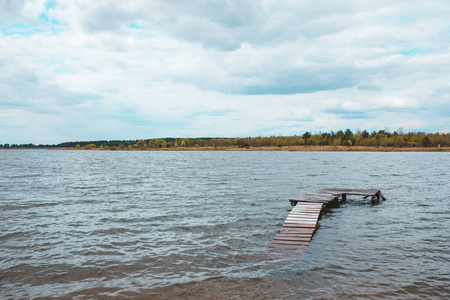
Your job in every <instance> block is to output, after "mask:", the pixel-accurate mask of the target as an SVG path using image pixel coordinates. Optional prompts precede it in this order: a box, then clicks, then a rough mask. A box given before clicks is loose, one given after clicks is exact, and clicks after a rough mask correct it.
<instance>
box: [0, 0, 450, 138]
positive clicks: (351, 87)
mask: <svg viewBox="0 0 450 300" xmlns="http://www.w3.org/2000/svg"><path fill="white" fill-rule="evenodd" d="M0 5H1V7H2V10H1V12H0V49H1V50H0V67H1V68H2V72H1V73H0V111H1V116H3V117H1V118H0V143H5V142H9V143H12V142H36V143H41V142H43V143H57V142H62V141H66V140H74V139H78V140H81V139H84V140H89V139H94V138H101V139H128V138H150V137H163V136H248V135H251V136H254V135H271V134H299V133H301V132H304V131H326V130H339V129H345V128H351V129H358V128H360V129H361V128H363V129H364V128H367V129H369V130H370V129H377V128H380V127H382V128H384V127H390V128H397V127H398V126H403V127H404V129H405V130H427V131H438V130H445V129H447V128H448V125H447V124H448V123H449V114H448V109H447V107H448V104H449V103H450V101H449V100H450V99H449V96H450V86H449V82H450V81H449V78H448V74H449V73H450V64H448V63H447V62H448V61H450V54H449V53H450V51H449V49H450V22H449V21H448V15H449V14H450V7H449V6H448V5H447V3H446V1H439V0H438V1H434V2H433V3H426V2H417V3H415V4H414V5H410V2H408V1H395V2H392V1H379V2H373V3H368V2H360V1H350V0H347V1H341V2H339V3H329V1H326V2H325V1H301V2H299V1H282V2H280V1H273V0H263V1H244V2H242V1H200V0H199V1H195V0H194V1H162V0H160V1H159V0H156V1H137V0H132V1H106V0H99V1H95V2H92V1H81V0H80V1H44V0H42V1H7V0H1V1H0ZM50 116H51V117H50ZM50 119H51V122H50V121H48V120H50ZM34 128H38V129H34ZM35 131H38V132H39V133H40V134H33V132H34V133H36V132H35Z"/></svg>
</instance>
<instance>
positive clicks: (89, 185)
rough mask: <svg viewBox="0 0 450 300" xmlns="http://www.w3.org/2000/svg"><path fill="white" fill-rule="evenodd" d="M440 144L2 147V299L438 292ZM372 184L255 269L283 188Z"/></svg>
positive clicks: (273, 228)
mask: <svg viewBox="0 0 450 300" xmlns="http://www.w3.org/2000/svg"><path fill="white" fill-rule="evenodd" d="M449 170H450V153H361V152H358V153H349V152H344V153H338V152H119V151H117V152H113V151H109V152H106V151H105V152H99V151H47V150H8V151H7V150H4V151H0V229H1V232H0V298H2V299H8V298H11V299H18V298H39V297H63V298H74V299H84V298H95V299H98V298H113V297H117V298H142V299H204V298H210V299H230V298H235V299H321V298H322V299H379V298H383V299H446V298H449V297H450V290H449V286H450V184H449V183H450V175H449ZM323 187H342V188H379V189H381V191H382V193H383V194H384V196H386V197H387V198H388V200H387V201H385V202H382V203H381V204H380V205H376V206H371V205H370V204H369V203H368V202H367V201H364V200H363V199H362V198H359V197H349V199H348V200H347V202H346V203H344V204H342V205H341V206H340V207H335V208H332V209H330V210H329V211H328V212H327V213H325V214H324V216H323V217H322V219H321V220H320V228H319V230H318V231H317V232H316V235H315V236H314V237H313V239H312V241H311V244H310V247H309V248H308V252H307V254H306V255H305V256H304V257H303V259H302V260H301V261H300V262H298V263H297V264H295V265H292V266H289V267H286V268H282V269H274V270H272V269H264V268H259V267H256V265H257V264H258V261H259V257H260V255H261V253H262V252H263V251H264V250H265V248H266V246H267V245H268V244H269V243H270V241H271V239H272V238H273V236H274V235H275V233H276V232H277V230H278V229H279V228H280V226H281V225H282V224H283V222H284V219H285V218H286V216H287V214H288V211H289V210H290V205H289V202H288V200H287V199H288V198H289V197H291V196H295V195H299V194H303V193H307V192H311V191H313V190H315V189H319V188H323Z"/></svg>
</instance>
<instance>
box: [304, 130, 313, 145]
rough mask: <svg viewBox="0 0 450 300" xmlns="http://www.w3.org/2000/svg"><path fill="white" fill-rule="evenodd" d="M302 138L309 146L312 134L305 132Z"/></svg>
mask: <svg viewBox="0 0 450 300" xmlns="http://www.w3.org/2000/svg"><path fill="white" fill-rule="evenodd" d="M302 138H303V139H304V140H305V145H308V141H309V139H310V138H311V133H310V132H308V131H307V132H305V133H304V134H303V135H302Z"/></svg>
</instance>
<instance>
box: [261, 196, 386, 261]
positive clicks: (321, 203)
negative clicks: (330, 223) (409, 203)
mask: <svg viewBox="0 0 450 300" xmlns="http://www.w3.org/2000/svg"><path fill="white" fill-rule="evenodd" d="M347 195H355V196H365V197H370V196H372V197H377V198H378V199H379V198H380V197H381V198H382V199H383V200H386V198H385V197H384V196H383V195H382V194H381V191H380V190H378V189H343V188H323V189H319V190H316V191H313V192H311V193H306V194H303V195H300V196H295V197H292V198H289V202H290V203H291V205H292V206H293V208H292V210H291V211H290V212H289V214H288V215H287V217H286V220H285V222H284V223H283V225H282V226H281V228H280V230H279V231H278V232H277V233H276V234H275V236H274V238H273V240H272V242H271V243H270V244H269V245H268V246H267V249H266V251H265V252H264V253H263V254H262V256H261V258H262V259H264V260H267V261H271V264H269V265H263V266H262V267H268V268H279V267H283V266H284V265H287V264H289V263H292V261H293V260H294V259H296V258H299V257H302V256H303V255H304V254H305V253H306V250H307V248H308V246H309V244H310V242H311V239H312V237H313V235H314V232H315V230H316V229H317V226H318V222H319V219H320V215H321V214H322V210H323V209H324V208H325V207H326V206H327V205H328V204H329V203H331V202H335V201H337V200H338V199H339V198H340V197H342V199H345V198H346V196H347Z"/></svg>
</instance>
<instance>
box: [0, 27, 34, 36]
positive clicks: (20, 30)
mask: <svg viewBox="0 0 450 300" xmlns="http://www.w3.org/2000/svg"><path fill="white" fill-rule="evenodd" d="M1 31H2V33H3V35H4V36H9V35H15V34H17V35H23V36H30V35H33V34H36V33H40V32H42V30H40V29H38V28H36V27H31V26H25V25H23V24H15V25H11V26H9V27H8V28H2V29H1Z"/></svg>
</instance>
